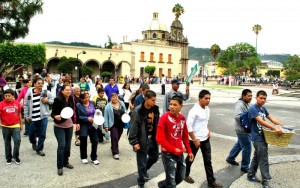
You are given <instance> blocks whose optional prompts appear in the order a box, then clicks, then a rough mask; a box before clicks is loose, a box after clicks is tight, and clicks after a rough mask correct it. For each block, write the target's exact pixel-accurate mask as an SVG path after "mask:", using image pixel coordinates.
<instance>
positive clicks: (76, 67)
mask: <svg viewBox="0 0 300 188" xmlns="http://www.w3.org/2000/svg"><path fill="white" fill-rule="evenodd" d="M80 54H86V51H84V50H82V51H81V52H79V53H77V65H78V66H75V70H76V74H77V78H78V82H79V59H78V56H79V55H80Z"/></svg>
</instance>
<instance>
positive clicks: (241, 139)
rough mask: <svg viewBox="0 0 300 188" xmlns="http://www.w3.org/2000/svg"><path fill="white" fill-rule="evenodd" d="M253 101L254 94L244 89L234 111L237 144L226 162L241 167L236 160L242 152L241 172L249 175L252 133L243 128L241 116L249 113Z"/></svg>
mask: <svg viewBox="0 0 300 188" xmlns="http://www.w3.org/2000/svg"><path fill="white" fill-rule="evenodd" d="M251 100H252V92H251V90H249V89H244V90H243V91H242V97H241V98H240V99H239V100H238V101H237V103H236V104H235V109H234V120H235V122H234V126H235V132H236V134H237V138H238V140H237V142H236V143H235V144H234V146H233V148H232V149H231V151H230V153H229V155H228V157H227V158H226V161H227V162H228V163H230V164H232V165H239V163H238V162H236V161H235V158H236V157H237V156H238V154H239V153H240V151H242V162H241V171H243V172H245V173H247V172H248V170H249V165H250V157H251V138H250V132H249V133H248V132H246V130H245V129H244V128H243V127H242V126H241V122H240V116H241V115H242V113H243V112H247V111H248V108H249V106H250V102H251Z"/></svg>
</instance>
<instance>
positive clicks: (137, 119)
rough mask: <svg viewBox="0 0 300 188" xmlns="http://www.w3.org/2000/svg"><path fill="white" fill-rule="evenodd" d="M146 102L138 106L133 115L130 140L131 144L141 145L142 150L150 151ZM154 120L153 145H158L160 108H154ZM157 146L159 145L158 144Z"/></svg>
mask: <svg viewBox="0 0 300 188" xmlns="http://www.w3.org/2000/svg"><path fill="white" fill-rule="evenodd" d="M144 104H145V101H144V102H143V103H142V104H140V105H138V106H137V107H136V108H135V109H134V110H133V112H132V114H131V120H130V129H129V135H128V140H129V143H130V144H131V145H132V146H134V145H135V144H140V147H141V149H142V150H146V149H148V145H147V138H148V125H147V116H146V114H145V106H144ZM153 113H154V120H153V132H152V137H151V140H152V143H156V139H155V137H156V130H157V124H158V120H159V108H158V106H156V105H155V106H154V107H153ZM156 144H157V143H156Z"/></svg>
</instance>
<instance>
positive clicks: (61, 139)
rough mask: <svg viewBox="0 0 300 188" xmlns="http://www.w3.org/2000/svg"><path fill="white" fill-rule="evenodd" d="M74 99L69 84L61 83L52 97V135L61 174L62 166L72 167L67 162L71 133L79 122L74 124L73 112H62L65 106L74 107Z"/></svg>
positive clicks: (77, 126) (61, 173)
mask: <svg viewBox="0 0 300 188" xmlns="http://www.w3.org/2000/svg"><path fill="white" fill-rule="evenodd" d="M74 106H75V104H74V100H73V98H72V96H71V86H69V85H63V86H62V87H61V91H60V93H59V94H58V96H57V97H56V98H55V99H54V103H53V109H52V113H51V117H52V118H53V119H54V135H55V137H56V140H57V144H58V146H57V169H58V171H57V174H58V175H59V176H61V175H63V167H66V168H69V169H73V166H72V165H71V164H70V163H69V157H70V153H71V140H72V135H73V126H75V127H76V130H79V128H80V126H79V124H74V122H75V119H74V116H73V115H74V112H73V111H69V112H68V113H67V114H63V113H62V111H63V109H65V108H66V107H70V108H71V109H74Z"/></svg>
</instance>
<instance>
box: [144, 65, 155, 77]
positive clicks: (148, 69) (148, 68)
mask: <svg viewBox="0 0 300 188" xmlns="http://www.w3.org/2000/svg"><path fill="white" fill-rule="evenodd" d="M155 69H156V67H155V66H146V67H145V72H146V73H148V74H149V77H152V75H153V73H154V72H155Z"/></svg>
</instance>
